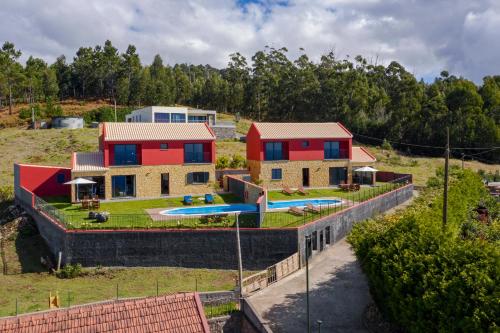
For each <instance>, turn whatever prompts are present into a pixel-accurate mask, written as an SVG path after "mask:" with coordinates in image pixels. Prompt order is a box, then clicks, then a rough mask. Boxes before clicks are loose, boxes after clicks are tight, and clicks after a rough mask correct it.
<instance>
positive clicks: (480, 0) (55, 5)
mask: <svg viewBox="0 0 500 333" xmlns="http://www.w3.org/2000/svg"><path fill="white" fill-rule="evenodd" d="M106 39H110V40H111V41H112V42H113V44H114V45H115V46H117V47H118V48H119V49H120V51H124V50H125V48H126V47H127V45H128V44H134V45H135V46H136V47H137V49H138V51H139V54H140V55H141V58H142V59H143V61H145V62H146V63H149V62H151V60H152V58H153V56H154V55H155V54H157V53H158V54H160V55H161V56H162V57H163V59H164V61H165V62H167V63H170V64H173V63H176V62H188V63H195V64H199V63H201V64H207V63H208V64H211V65H213V66H217V67H221V66H224V65H225V64H226V63H227V61H228V55H229V54H230V53H232V52H235V51H239V52H241V53H243V54H244V55H246V56H251V55H252V54H253V53H254V52H255V51H257V50H259V49H263V48H264V46H266V45H268V46H273V47H281V46H286V47H287V48H288V49H289V53H290V56H291V57H292V58H293V57H296V56H297V54H299V52H300V51H299V48H304V49H305V50H306V52H307V54H308V55H310V56H311V57H312V58H313V59H314V60H317V59H319V57H320V55H321V54H324V53H326V52H329V51H331V50H333V51H335V53H336V54H337V55H338V56H339V57H345V56H346V55H350V56H355V55H357V54H361V55H363V56H365V57H366V58H367V59H371V60H372V61H375V60H376V59H378V60H377V61H378V62H379V63H380V62H382V63H384V64H388V63H389V62H390V61H391V60H396V61H399V62H401V63H402V64H403V65H404V66H405V67H406V68H407V70H409V71H411V72H413V73H414V74H415V75H416V76H417V77H419V78H420V77H423V78H424V79H425V80H427V81H428V80H431V79H432V78H433V77H434V76H435V75H438V74H439V72H440V71H441V70H443V69H446V70H448V71H450V72H451V73H453V74H455V75H462V76H465V77H467V78H470V79H472V80H474V81H476V82H480V81H481V79H482V77H483V76H484V75H488V74H489V75H491V74H500V0H400V1H397V0H290V1H286V0H281V1H273V0H262V1H244V0H218V1H217V0H205V1H203V0H185V1H183V0H179V1H166V0H141V1H133V0H43V1H39V0H1V6H0V42H3V41H5V40H9V41H12V42H14V43H15V45H16V47H17V48H20V49H21V50H22V51H23V53H24V54H23V58H22V60H26V58H27V56H28V55H34V56H37V57H41V58H44V59H45V60H47V61H49V62H52V61H54V59H55V58H56V57H57V56H59V55H61V54H65V55H66V57H67V58H68V59H72V57H73V56H74V54H75V52H76V50H77V49H78V47H80V46H95V45H96V44H103V43H104V41H105V40H106Z"/></svg>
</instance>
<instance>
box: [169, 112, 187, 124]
mask: <svg viewBox="0 0 500 333" xmlns="http://www.w3.org/2000/svg"><path fill="white" fill-rule="evenodd" d="M172 122H173V123H185V122H186V115H185V114H184V113H172Z"/></svg>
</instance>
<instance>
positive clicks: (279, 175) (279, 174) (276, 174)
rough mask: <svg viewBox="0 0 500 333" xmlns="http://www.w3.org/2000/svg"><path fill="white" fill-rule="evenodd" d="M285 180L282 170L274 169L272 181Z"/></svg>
mask: <svg viewBox="0 0 500 333" xmlns="http://www.w3.org/2000/svg"><path fill="white" fill-rule="evenodd" d="M282 178H283V175H282V171H281V169H272V170H271V179H272V180H281V179H282Z"/></svg>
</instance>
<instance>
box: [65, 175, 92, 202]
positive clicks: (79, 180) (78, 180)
mask: <svg viewBox="0 0 500 333" xmlns="http://www.w3.org/2000/svg"><path fill="white" fill-rule="evenodd" d="M95 183H96V182H95V181H93V180H89V179H85V178H75V179H72V180H70V181H69V182H66V183H64V185H76V200H78V185H84V184H92V186H94V184H95Z"/></svg>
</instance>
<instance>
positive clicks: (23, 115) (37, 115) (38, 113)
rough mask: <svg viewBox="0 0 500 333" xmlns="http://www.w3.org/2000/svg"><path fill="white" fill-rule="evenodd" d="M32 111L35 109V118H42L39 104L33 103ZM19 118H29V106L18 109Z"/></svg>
mask: <svg viewBox="0 0 500 333" xmlns="http://www.w3.org/2000/svg"><path fill="white" fill-rule="evenodd" d="M33 111H35V119H36V120H39V119H40V118H42V116H43V113H42V110H41V109H40V105H38V104H35V105H33ZM19 118H20V119H31V108H22V109H21V110H19Z"/></svg>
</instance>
